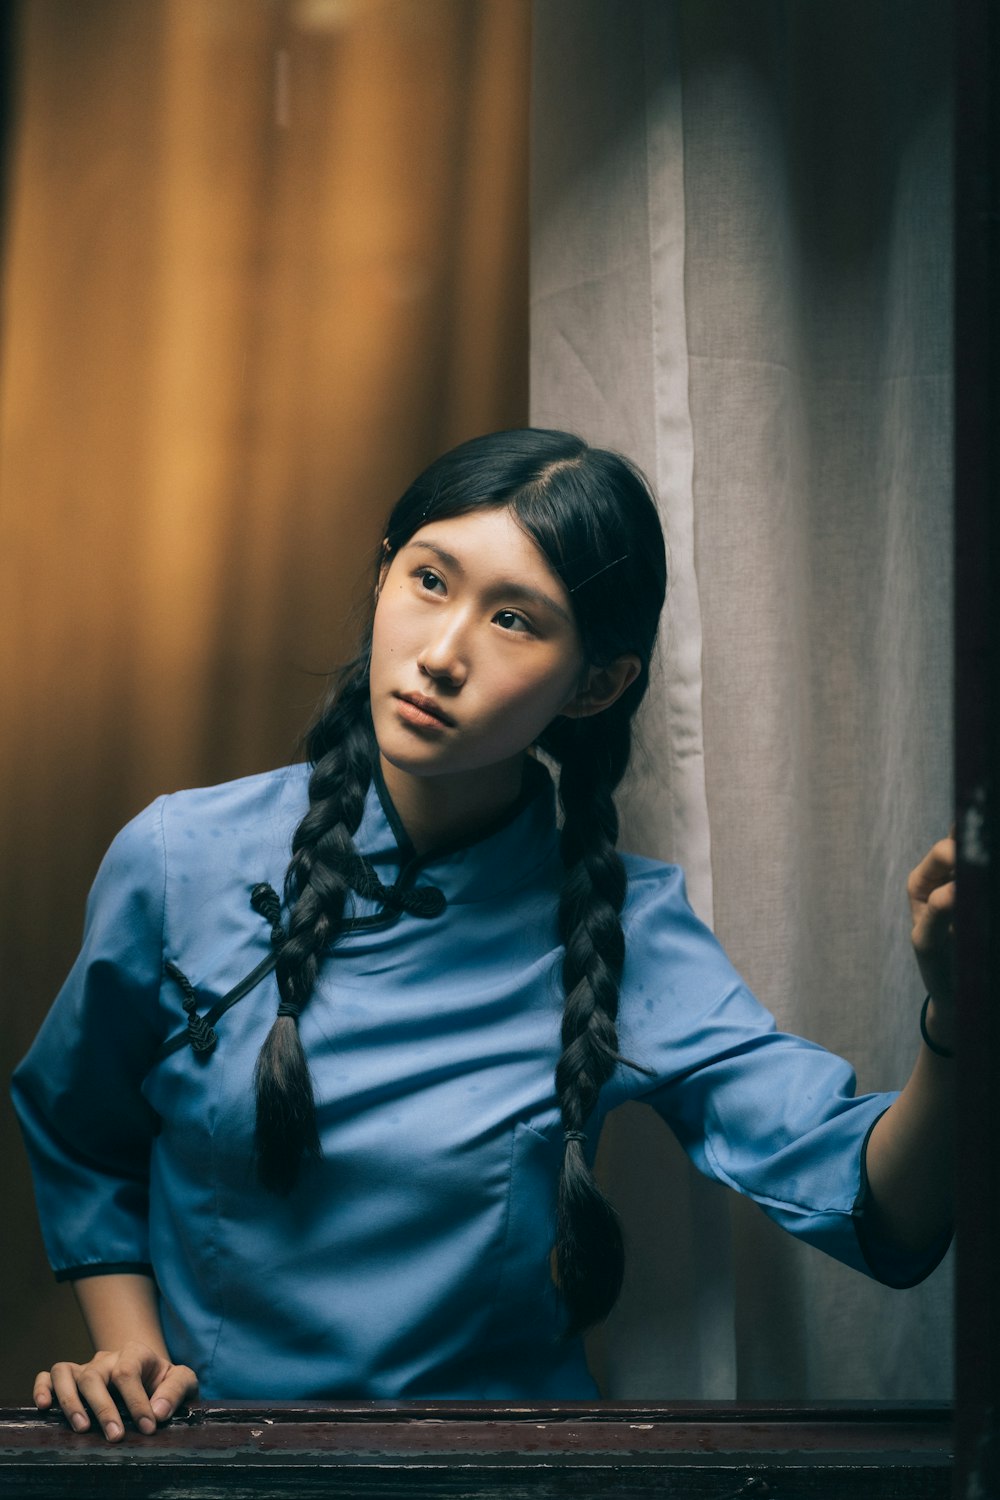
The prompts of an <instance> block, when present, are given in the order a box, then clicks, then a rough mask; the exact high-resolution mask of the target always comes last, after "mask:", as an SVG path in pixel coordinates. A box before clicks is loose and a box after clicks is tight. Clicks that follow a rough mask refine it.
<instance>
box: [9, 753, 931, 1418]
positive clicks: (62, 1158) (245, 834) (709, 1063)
mask: <svg viewBox="0 0 1000 1500" xmlns="http://www.w3.org/2000/svg"><path fill="white" fill-rule="evenodd" d="M307 777H308V768H307V767H305V766H293V767H290V768H286V769H284V770H280V771H275V772H270V773H268V774H265V775H260V776H253V777H249V778H247V779H244V780H240V781H236V782H231V783H229V784H227V785H224V786H218V787H210V788H207V789H203V790H197V791H188V792H181V793H178V794H176V795H174V796H169V797H162V798H160V799H159V800H158V801H156V802H154V803H153V804H152V806H150V807H149V808H147V809H146V811H145V812H143V813H140V815H139V816H138V817H137V818H135V819H134V820H133V822H131V823H130V824H129V825H128V826H127V827H126V828H125V829H124V830H123V831H122V832H121V833H120V834H119V835H118V837H117V838H116V839H115V841H114V843H113V844H112V846H111V849H110V850H109V852H108V854H107V856H106V857H105V860H104V862H103V864H102V866H101V869H100V871H99V873H98V876H97V879H96V882H95V884H94V888H93V891H92V893H91V897H90V901H89V904H88V910H87V921H86V931H85V936H84V942H83V948H82V951H81V953H80V956H79V958H78V960H77V962H76V964H75V965H74V967H73V969H72V971H71V973H70V975H69V978H68V979H67V981H66V984H65V985H64V987H63V989H62V991H61V992H60V994H59V996H58V998H57V1000H56V1002H55V1004H54V1006H53V1008H52V1010H51V1012H50V1014H49V1016H48V1018H47V1019H46V1021H45V1023H44V1025H43V1026H42V1028H41V1031H40V1032H39V1035H38V1037H37V1039H36V1041H35V1043H34V1045H33V1047H32V1049H31V1051H30V1052H29V1054H28V1056H27V1058H26V1059H25V1060H24V1062H23V1063H22V1064H21V1066H20V1067H19V1069H18V1071H17V1073H16V1074H15V1102H16V1105H17V1108H18V1112H19V1115H20V1119H21V1123H22V1127H23V1130H24V1133H25V1138H26V1141H27V1144H28V1149H29V1153H30V1156H31V1161H32V1167H33V1172H34V1176H35V1184H36V1191H37V1198H38V1205H39V1212H40V1216H41V1221H42V1226H43V1232H44V1236H45V1241H46V1246H47V1249H48V1253H49V1256H50V1259H51V1263H52V1266H53V1268H54V1269H55V1271H56V1273H57V1275H59V1276H60V1277H63V1278H78V1277H81V1276H86V1275H92V1274H101V1273H106V1272H110V1271H116V1270H146V1271H149V1270H150V1269H151V1271H152V1274H153V1275H154V1276H155V1279H156V1283H157V1286H158V1288H159V1294H160V1300H161V1312H162V1318H163V1325H164V1331H165V1334H166V1338H167V1343H168V1346H169V1348H170V1350H171V1353H172V1356H173V1358H174V1359H175V1360H176V1361H179V1362H182V1363H184V1364H188V1365H190V1366H191V1367H192V1368H193V1369H194V1370H195V1371H196V1372H197V1374H198V1376H199V1379H200V1383H201V1391H202V1395H203V1396H204V1397H207V1398H210V1399H220V1398H262V1399H263V1398H267V1399H309V1398H312V1399H319V1398H326V1399H331V1400H347V1399H377V1398H396V1399H402V1398H407V1399H421V1398H450V1399H455V1398H458V1399H480V1400H505V1399H527V1398H537V1399H586V1398H588V1397H592V1396H594V1395H595V1387H594V1383H593V1380H592V1378H591V1376H590V1374H589V1372H588V1370H587V1367H586V1364H585V1361H584V1354H583V1348H582V1343H581V1341H580V1340H579V1339H574V1340H571V1341H569V1342H566V1341H561V1340H560V1339H559V1337H558V1334H559V1329H560V1309H559V1304H558V1297H557V1293H556V1290H555V1288H554V1286H553V1283H552V1279H551V1274H550V1261H549V1253H550V1249H551V1246H552V1243H553V1237H554V1193H555V1185H556V1180H557V1175H558V1170H559V1163H560V1157H561V1149H562V1127H561V1124H560V1119H559V1111H558V1107H557V1103H556V1097H555V1088H554V1070H555V1065H556V1061H557V1059H558V1056H559V1052H560V1041H559V1031H560V1022H561V1015H562V993H561V984H560V963H561V950H560V945H559V942H558V938H557V934H556V920H555V912H556V901H557V892H558V888H559V883H560V862H559V855H558V835H557V831H556V827H555V819H554V811H553V793H552V786H551V783H550V781H549V778H548V776H547V775H545V774H544V773H542V772H541V769H540V768H538V767H535V768H534V770H533V775H532V777H531V778H530V780H531V793H530V795H526V796H525V797H524V798H523V799H522V803H521V804H520V805H519V807H518V808H517V809H516V810H515V812H514V814H513V815H512V816H510V817H509V818H508V819H507V820H506V821H505V822H504V823H503V824H502V825H501V826H499V827H496V828H495V829H494V830H493V831H492V832H491V833H489V834H488V835H487V836H486V837H483V838H481V839H479V840H477V841H476V842H474V843H471V844H469V845H467V846H464V847H457V848H452V849H451V850H449V851H445V852H442V853H438V854H435V855H431V856H429V857H427V858H424V859H419V860H418V859H416V857H415V856H414V854H413V851H412V849H411V848H409V846H408V844H407V841H406V837H405V834H404V833H403V830H402V828H401V827H400V825H399V822H398V819H397V817H396V815H395V812H394V809H393V808H392V805H391V803H390V802H389V800H388V798H387V796H386V794H385V792H384V789H383V788H382V787H381V786H379V785H374V786H373V788H372V790H371V792H370V794H369V796H368V800H367V805H366V811H365V815H364V819H363V822H362V824H361V827H360V830H359V833H358V836H357V839H356V844H357V847H358V848H359V849H360V850H362V851H364V852H365V854H366V855H367V856H368V858H369V860H370V861H371V864H372V865H373V866H374V868H375V870H376V872H377V874H378V876H379V878H380V879H381V881H382V882H383V884H384V885H385V886H391V885H392V884H393V883H394V882H395V881H396V880H397V879H398V880H399V881H400V884H401V886H412V885H416V886H417V887H420V886H427V885H433V886H436V887H438V888H439V889H440V890H441V891H442V892H443V893H444V896H445V897H446V905H445V907H444V910H443V911H442V912H440V913H439V914H438V915H436V916H433V917H428V916H426V915H413V914H409V913H406V912H403V913H399V912H398V911H393V910H391V909H390V908H388V907H385V906H380V905H379V904H377V903H376V902H373V901H366V900H364V899H362V898H361V897H360V896H356V897H354V898H353V905H352V906H351V908H350V909H349V914H350V917H351V920H350V921H349V923H348V925H347V930H345V932H344V933H343V934H342V935H341V936H340V937H339V938H338V940H337V942H336V944H335V946H334V947H333V948H332V950H331V952H330V955H329V960H328V962H327V963H326V964H325V966H324V969H323V971H322V973H321V977H320V982H319V985H318V988H317V991H316V993H315V994H314V996H313V998H312V999H311V1001H310V1003H309V1005H308V1007H307V1008H306V1010H305V1011H304V1012H303V1014H302V1017H301V1019H300V1022H299V1025H300V1030H301V1036H302V1042H303V1046H304V1047H305V1050H306V1055H307V1057H308V1059H309V1065H310V1069H311V1072H312V1076H313V1080H314V1088H315V1096H316V1102H317V1112H318V1120H319V1130H320V1137H321V1142H322V1152H323V1154H322V1159H321V1160H320V1161H319V1162H317V1163H315V1164H314V1165H311V1166H309V1167H308V1168H307V1169H306V1171H305V1172H304V1174H303V1177H302V1179H301V1180H300V1183H299V1185H298V1186H297V1187H296V1189H295V1190H294V1191H293V1192H292V1193H291V1195H290V1196H289V1197H288V1198H280V1197H276V1196H274V1195H272V1194H270V1193H267V1192H265V1191H264V1190H263V1189H262V1188H261V1187H260V1186H259V1185H258V1183H257V1181H256V1178H255V1170H254V1153H253V1128H254V1105H253V1087H252V1077H253V1068H254V1062H255V1060H256V1057H257V1054H258V1051H259V1049H260V1047H261V1044H262V1042H263V1040H264V1038H265V1036H266V1034H267V1032H268V1030H269V1028H270V1026H271V1024H272V1021H273V1019H274V1014H275V1010H276V1007H277V1004H278V995H277V987H276V984H275V980H274V975H273V973H271V972H267V973H265V975H264V977H263V978H262V979H260V981H259V982H258V983H256V984H255V985H254V986H253V987H252V988H250V989H249V991H248V993H246V994H245V995H244V996H243V998H241V999H240V1000H239V1002H238V1003H237V1004H235V1005H233V1006H231V1008H229V1009H227V1010H226V1011H225V1014H224V1015H222V1016H221V1017H220V1018H219V1019H218V1020H217V1021H216V1022H215V1030H216V1033H217V1037H218V1042H217V1045H216V1046H215V1048H214V1050H212V1051H211V1052H209V1053H203V1054H197V1053H195V1051H194V1050H193V1049H192V1048H191V1047H190V1046H189V1045H188V1044H187V1042H186V1041H183V1040H181V1038H183V1037H184V1034H185V1016H184V1013H183V1011H182V1009H181V1001H182V998H183V997H182V994H181V991H180V988H179V987H178V984H177V982H176V980H175V979H174V978H172V977H170V975H168V974H167V973H166V972H165V968H164V965H165V963H168V962H169V963H172V964H175V965H176V966H177V967H178V968H179V969H180V970H182V971H183V973H184V975H186V976H188V978H189V979H190V981H191V983H192V984H193V986H194V989H195V992H196V995H197V1000H198V1009H199V1011H200V1012H201V1013H204V1012H206V1011H207V1010H209V1009H210V1007H211V1006H212V1005H213V1003H214V1002H216V1001H217V1000H218V999H219V998H220V997H222V996H224V995H226V994H227V992H229V991H231V990H232V989H233V987H234V986H236V985H238V983H239V982H240V981H241V980H242V979H243V978H244V977H245V976H246V975H247V974H248V973H250V972H251V971H253V970H254V968H255V967H256V966H257V965H259V964H261V963H262V961H265V960H266V959H267V957H268V954H269V953H270V951H271V948H270V929H269V926H268V923H267V922H266V921H265V920H264V919H263V918H262V917H261V916H259V915H258V914H257V913H256V912H255V911H254V910H253V908H252V907H251V904H250V899H249V898H250V892H251V889H252V888H253V887H254V886H255V885H256V884H257V883H258V882H264V881H266V882H269V883H270V884H271V885H273V886H274V887H275V889H277V890H279V891H280V890H281V887H282V881H283V878H284V871H285V866H286V864H287V861H288V857H289V846H290V838H291V833H292V830H293V829H294V828H295V826H296V824H297V823H298V821H299V819H300V818H301V816H302V814H303V812H304V811H305V808H306V805H307ZM626 866H627V870H628V898H627V903H626V908H625V913H624V918H623V920H624V926H625V932H626V939H627V959H626V964H625V972H624V977H623V983H622V992H621V1008H620V1017H619V1036H620V1046H621V1050H622V1053H623V1055H624V1056H626V1057H628V1058H630V1059H633V1060H635V1061H637V1062H640V1063H642V1064H643V1065H644V1066H646V1067H648V1068H651V1069H652V1070H653V1076H652V1077H650V1076H647V1075H645V1074H643V1073H640V1072H637V1071H635V1070H634V1069H630V1068H627V1067H625V1066H620V1067H619V1068H618V1069H617V1071H616V1073H615V1074H614V1076H613V1077H612V1079H611V1080H610V1081H609V1082H608V1084H606V1085H605V1087H604V1089H603V1091H602V1094H601V1098H600V1103H599V1107H598V1110H597V1111H596V1112H595V1116H594V1117H593V1118H592V1120H591V1122H590V1123H589V1125H588V1137H589V1145H588V1149H589V1151H590V1152H591V1154H593V1151H594V1150H595V1149H596V1142H597V1139H598V1136H599V1134H600V1130H601V1125H602V1122H603V1119H604V1116H605V1115H606V1114H607V1112H608V1111H609V1110H610V1109H612V1108H613V1107H614V1106H615V1105H618V1104H621V1103H623V1102H624V1101H626V1100H630V1099H641V1100H644V1101H645V1102H647V1103H649V1104H651V1105H653V1107H654V1108H655V1109H657V1110H658V1111H659V1112H660V1113H661V1115H662V1116H663V1117H664V1119H665V1120H666V1121H667V1122H668V1124H669V1125H670V1126H671V1128H672V1129H673V1130H674V1131H675V1132H676V1134H677V1136H678V1138H679V1140H680V1141H681V1143H682V1145H683V1146H684V1148H685V1150H686V1151H687V1152H688V1154H689V1155H690V1157H691V1158H692V1160H693V1161H694V1163H695V1165H696V1166H697V1167H698V1168H699V1169H700V1170H701V1171H702V1172H705V1173H707V1174H708V1175H709V1176H710V1177H713V1178H716V1179H717V1180H719V1181H721V1182H725V1183H728V1184H729V1185H730V1186H731V1187H733V1188H735V1189H736V1190H737V1191H738V1192H740V1193H744V1194H747V1195H749V1196H750V1197H752V1198H754V1199H755V1200H756V1201H757V1202H758V1203H760V1204H761V1205H762V1207H763V1208H764V1210H765V1212H767V1213H768V1214H769V1215H770V1216H771V1217H772V1218H773V1219H775V1220H776V1221H777V1222H778V1223H779V1224H781V1225H782V1226H783V1227H784V1228H785V1229H787V1230H790V1231H791V1232H792V1233H793V1234H795V1235H797V1236H798V1237H799V1238H801V1239H804V1240H807V1241H809V1242H810V1243H811V1244H813V1245H816V1246H819V1247H820V1248H821V1249H823V1250H825V1251H827V1252H829V1253H830V1254H831V1255H834V1256H836V1257H837V1258H838V1259H839V1260H842V1261H845V1262H847V1263H848V1264H849V1265H853V1266H856V1267H858V1268H859V1269H861V1270H866V1269H870V1268H869V1265H868V1260H869V1259H870V1260H871V1261H872V1267H873V1274H877V1275H879V1276H880V1277H881V1278H882V1279H883V1280H887V1281H889V1282H891V1283H893V1284H905V1283H908V1282H909V1281H911V1280H913V1279H918V1278H919V1276H920V1275H921V1274H924V1273H925V1272H926V1271H927V1270H928V1269H930V1266H931V1264H933V1261H931V1262H929V1263H928V1262H924V1263H922V1264H920V1265H909V1264H906V1263H904V1262H903V1261H901V1260H900V1259H898V1258H895V1257H893V1256H892V1255H890V1254H888V1253H885V1252H880V1251H879V1250H878V1248H877V1247H873V1246H871V1245H866V1247H865V1250H864V1251H863V1249H862V1245H861V1243H860V1241H859V1234H858V1232H857V1225H858V1223H859V1219H860V1217H861V1216H862V1215H863V1207H864V1199H865V1188H864V1164H863V1162H864V1151H863V1146H864V1142H865V1139H866V1137H867V1134H868V1131H869V1130H870V1128H871V1126H872V1125H873V1123H874V1122H875V1120H876V1119H877V1118H878V1116H879V1115H880V1114H881V1113H882V1111H883V1110H885V1109H886V1107H887V1106H888V1105H889V1104H890V1103H891V1101H892V1098H893V1097H894V1096H893V1095H888V1094H870V1095H866V1096H863V1097H860V1098H859V1097H856V1096H855V1080H854V1075H853V1073H852V1071H851V1069H850V1067H849V1066H848V1065H847V1063H845V1062H843V1061H842V1060H841V1059H840V1058H837V1057H834V1056H833V1055H831V1054H830V1053H829V1052H826V1051H824V1050H823V1049H822V1048H820V1047H818V1046H815V1045H813V1044H812V1043H810V1042H807V1041H803V1040H801V1039H800V1038H798V1037H794V1036H789V1035H784V1034H782V1033H780V1032H778V1031H777V1030H776V1029H775V1025H774V1021H773V1019H772V1017H771V1016H770V1015H769V1014H768V1012H767V1011H766V1010H764V1009H763V1008H762V1007H761V1006H760V1005H759V1004H758V1002H757V1001H756V1000H755V999H754V998H753V996H752V995H751V994H750V993H749V991H748V990H747V988H746V986H745V985H744V984H743V983H742V981H741V980H740V978H739V976H738V975H737V974H736V973H735V972H734V970H733V969H732V967H731V965H730V964H729V962H728V960H727V958H726V957H725V954H724V953H723V952H722V950H721V948H720V947H719V945H718V943H717V942H716V941H715V939H714V937H713V936H712V934H711V933H710V932H709V931H708V930H707V929H706V928H705V927H704V926H703V925H702V924H701V923H700V922H699V921H698V920H697V918H696V917H695V916H694V914H693V913H692V911H691V909H690V907H689V906H688V904H687V900H686V897H685V893H684V882H683V877H682V875H681V873H680V871H679V870H678V869H676V868H674V867H671V866H669V865H662V864H658V863H655V862H653V861H651V860H646V859H639V858H635V857H631V856H627V857H626ZM170 1038H177V1039H178V1040H177V1044H176V1045H175V1047H174V1050H172V1051H169V1052H166V1053H165V1054H164V1053H163V1052H162V1051H161V1049H162V1047H163V1043H164V1042H165V1041H166V1040H168V1039H170ZM667 1228H668V1226H665V1232H667ZM866 1257H867V1258H866Z"/></svg>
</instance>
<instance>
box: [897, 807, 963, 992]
mask: <svg viewBox="0 0 1000 1500" xmlns="http://www.w3.org/2000/svg"><path fill="white" fill-rule="evenodd" d="M956 855H957V850H956V846H955V839H954V831H953V833H952V836H951V837H949V838H946V839H939V840H938V842H937V843H936V844H935V845H934V847H933V849H931V850H930V852H929V853H928V854H926V855H925V856H924V858H923V859H922V860H921V861H920V863H919V865H917V867H916V869H915V870H913V871H911V873H910V878H909V880H908V881H907V882H906V890H907V894H908V895H909V898H910V915H911V917H912V919H913V932H912V934H911V936H912V938H913V949H914V952H915V953H916V956H917V963H918V964H919V966H920V974H921V978H922V979H923V982H924V986H925V988H926V990H927V993H928V994H929V995H930V996H931V999H932V1000H933V1002H934V1005H935V1008H937V1009H939V1010H940V1011H943V1012H949V1010H950V1007H951V1004H952V999H953V995H954V979H953V974H952V965H953V953H952V950H953V947H954V931H955V929H954V922H955V860H956Z"/></svg>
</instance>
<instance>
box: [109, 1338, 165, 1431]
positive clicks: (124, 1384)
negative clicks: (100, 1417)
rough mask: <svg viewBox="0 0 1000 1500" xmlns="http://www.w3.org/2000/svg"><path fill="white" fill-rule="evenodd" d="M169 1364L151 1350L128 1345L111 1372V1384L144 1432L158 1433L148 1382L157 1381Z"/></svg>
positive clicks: (140, 1429) (133, 1419)
mask: <svg viewBox="0 0 1000 1500" xmlns="http://www.w3.org/2000/svg"><path fill="white" fill-rule="evenodd" d="M165 1364H166V1361H165V1360H162V1359H160V1358H158V1357H157V1356H156V1355H155V1354H154V1353H153V1351H152V1350H151V1349H137V1348H136V1347H134V1346H132V1345H128V1346H127V1347H126V1348H125V1349H123V1350H122V1352H121V1353H120V1354H119V1355H118V1358H117V1359H116V1361H115V1363H114V1365H113V1367H112V1369H111V1371H110V1374H109V1381H110V1383H111V1384H113V1385H114V1387H115V1390H116V1391H117V1392H118V1394H119V1396H120V1397H121V1399H122V1401H123V1402H124V1404H125V1407H126V1409H127V1411H128V1414H129V1416H130V1417H131V1418H132V1421H133V1422H134V1423H135V1425H136V1426H137V1427H138V1429H139V1431H140V1432H145V1433H150V1432H155V1431H156V1417H155V1415H154V1413H153V1408H152V1406H151V1405H150V1401H149V1396H148V1394H147V1391H146V1383H147V1381H148V1382H149V1383H150V1384H152V1383H153V1382H154V1381H156V1380H157V1379H158V1378H159V1377H160V1375H161V1373H162V1367H163V1366H164V1365H165Z"/></svg>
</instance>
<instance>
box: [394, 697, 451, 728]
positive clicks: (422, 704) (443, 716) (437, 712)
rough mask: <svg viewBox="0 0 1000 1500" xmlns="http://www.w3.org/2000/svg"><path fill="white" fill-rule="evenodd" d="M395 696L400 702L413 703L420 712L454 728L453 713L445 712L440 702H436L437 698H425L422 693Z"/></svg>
mask: <svg viewBox="0 0 1000 1500" xmlns="http://www.w3.org/2000/svg"><path fill="white" fill-rule="evenodd" d="M394 696H395V697H396V698H397V699H398V700H399V702H400V703H409V704H411V705H412V706H413V707H414V708H416V709H418V710H419V711H420V713H422V714H426V715H427V716H428V717H429V718H431V719H434V720H436V722H437V723H438V724H444V725H446V726H447V727H448V728H449V729H453V728H454V726H455V720H454V719H453V718H452V717H451V714H449V713H446V712H445V710H444V709H443V708H442V707H441V705H440V703H438V702H436V701H435V699H433V698H425V697H424V695H423V694H422V693H396V694H394Z"/></svg>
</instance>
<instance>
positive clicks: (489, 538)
mask: <svg viewBox="0 0 1000 1500" xmlns="http://www.w3.org/2000/svg"><path fill="white" fill-rule="evenodd" d="M405 546H406V547H407V548H415V549H419V550H427V551H428V552H431V551H436V552H438V553H439V554H440V553H447V554H449V556H450V557H451V558H453V559H454V561H455V562H456V563H457V564H458V565H459V566H460V567H461V568H462V570H463V572H466V573H468V574H470V575H471V574H473V573H474V574H476V575H477V578H478V579H481V580H483V581H488V580H489V579H490V578H502V579H505V580H511V581H515V580H516V581H518V582H522V583H525V584H530V585H533V586H535V587H539V588H540V587H544V588H545V589H546V591H547V592H548V593H551V594H553V595H555V597H557V598H558V599H559V600H560V601H561V602H567V601H568V595H567V593H566V590H565V587H564V585H563V583H562V580H561V579H560V577H559V575H558V574H557V573H555V572H553V570H552V568H551V567H550V566H549V563H548V561H547V560H546V557H545V554H544V553H543V552H542V551H541V549H540V548H539V546H538V545H537V543H536V542H534V541H533V540H532V538H531V537H530V536H529V535H528V534H527V532H526V531H524V529H523V528H522V527H521V525H520V523H519V522H518V520H517V517H516V516H515V515H514V514H513V512H512V511H511V510H510V509H509V508H506V507H505V508H500V509H495V510H476V511H468V512H467V513H466V514H465V515H460V516H451V517H449V518H448V519H447V520H440V521H431V522H429V523H428V524H427V525H426V526H421V527H420V528H419V530H418V531H415V532H414V533H413V535H412V536H411V537H410V539H409V541H408V542H407V543H406V544H405Z"/></svg>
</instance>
